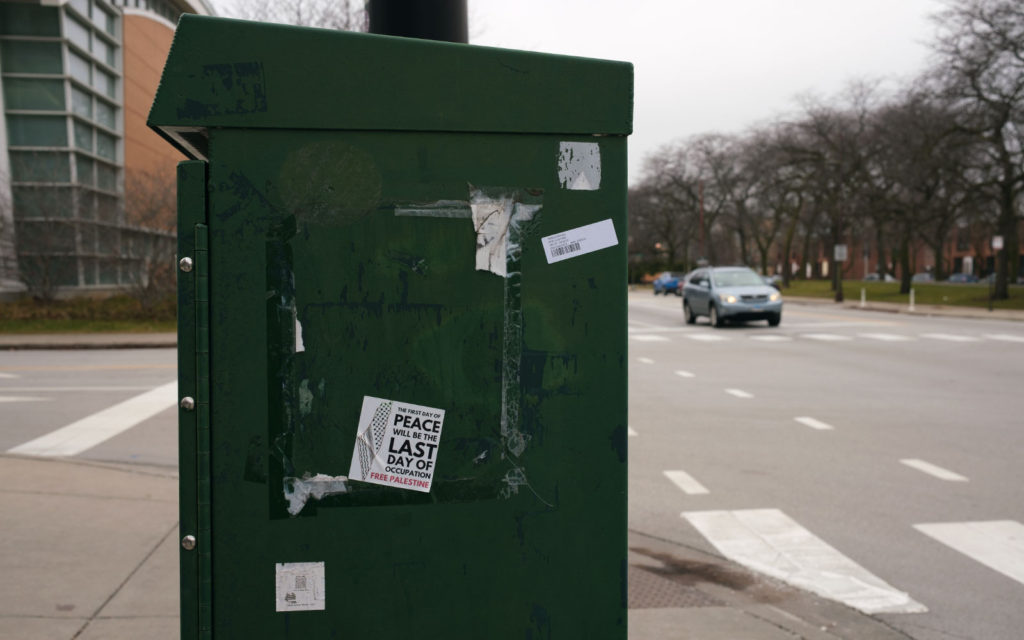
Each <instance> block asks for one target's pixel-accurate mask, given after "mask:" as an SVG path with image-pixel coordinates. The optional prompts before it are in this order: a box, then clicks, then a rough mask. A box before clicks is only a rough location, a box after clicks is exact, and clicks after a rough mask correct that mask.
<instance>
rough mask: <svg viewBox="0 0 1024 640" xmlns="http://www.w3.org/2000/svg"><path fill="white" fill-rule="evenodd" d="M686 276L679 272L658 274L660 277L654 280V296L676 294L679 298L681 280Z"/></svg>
mask: <svg viewBox="0 0 1024 640" xmlns="http://www.w3.org/2000/svg"><path fill="white" fill-rule="evenodd" d="M684 275H685V274H682V273H679V272H677V271H664V272H662V273H659V274H658V277H657V278H655V279H654V295H658V294H659V293H663V294H665V295H668V294H670V293H674V294H676V295H677V296H678V295H680V286H679V280H680V278H682V277H683V276H684Z"/></svg>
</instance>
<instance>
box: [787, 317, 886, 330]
mask: <svg viewBox="0 0 1024 640" xmlns="http://www.w3.org/2000/svg"><path fill="white" fill-rule="evenodd" d="M790 315H792V314H790ZM896 324H897V323H895V322H874V321H871V320H861V321H858V322H793V321H792V320H790V321H789V322H787V323H786V325H787V326H789V327H797V328H800V329H842V328H846V327H892V326H894V325H896Z"/></svg>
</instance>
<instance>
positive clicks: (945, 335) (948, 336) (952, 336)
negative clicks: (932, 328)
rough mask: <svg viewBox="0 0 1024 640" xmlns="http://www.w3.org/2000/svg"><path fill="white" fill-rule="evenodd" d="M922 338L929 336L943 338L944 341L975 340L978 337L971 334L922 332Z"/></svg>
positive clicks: (935, 338)
mask: <svg viewBox="0 0 1024 640" xmlns="http://www.w3.org/2000/svg"><path fill="white" fill-rule="evenodd" d="M921 337H922V338H931V339H932V340H945V341H946V342H977V341H978V338H974V337H971V336H961V335H957V334H955V333H922V334H921Z"/></svg>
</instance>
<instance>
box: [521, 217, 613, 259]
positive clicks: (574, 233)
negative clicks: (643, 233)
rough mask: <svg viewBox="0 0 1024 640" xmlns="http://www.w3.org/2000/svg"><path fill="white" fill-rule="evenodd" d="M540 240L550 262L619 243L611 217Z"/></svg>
mask: <svg viewBox="0 0 1024 640" xmlns="http://www.w3.org/2000/svg"><path fill="white" fill-rule="evenodd" d="M540 241H541V244H543V245H544V255H546V256H547V258H548V264H551V263H552V262H560V261H562V260H566V259H568V258H575V257H576V256H582V255H584V254H587V253H592V252H594V251H598V250H600V249H607V248H608V247H614V246H615V245H617V244H619V239H618V238H617V237H616V236H615V225H614V224H612V221H611V218H609V219H608V220H602V221H601V222H595V223H594V224H588V225H586V226H583V227H577V228H575V229H569V230H568V231H563V232H561V233H556V234H554V235H550V236H546V237H544V238H541V239H540Z"/></svg>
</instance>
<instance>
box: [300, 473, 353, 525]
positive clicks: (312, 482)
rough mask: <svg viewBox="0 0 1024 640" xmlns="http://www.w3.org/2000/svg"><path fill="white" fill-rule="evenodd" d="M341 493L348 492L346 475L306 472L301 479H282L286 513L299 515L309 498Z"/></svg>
mask: <svg viewBox="0 0 1024 640" xmlns="http://www.w3.org/2000/svg"><path fill="white" fill-rule="evenodd" d="M341 493H348V478H347V477H346V476H328V475H325V474H323V473H318V474H316V475H315V476H311V475H309V474H308V473H306V474H303V476H302V478H301V479H300V478H285V479H284V499H285V500H287V501H288V513H290V514H292V515H293V516H297V515H299V512H300V511H302V508H303V507H305V506H306V502H307V501H308V500H309V499H310V498H312V499H314V500H322V499H323V498H324V497H326V496H332V495H338V494H341Z"/></svg>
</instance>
